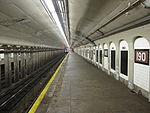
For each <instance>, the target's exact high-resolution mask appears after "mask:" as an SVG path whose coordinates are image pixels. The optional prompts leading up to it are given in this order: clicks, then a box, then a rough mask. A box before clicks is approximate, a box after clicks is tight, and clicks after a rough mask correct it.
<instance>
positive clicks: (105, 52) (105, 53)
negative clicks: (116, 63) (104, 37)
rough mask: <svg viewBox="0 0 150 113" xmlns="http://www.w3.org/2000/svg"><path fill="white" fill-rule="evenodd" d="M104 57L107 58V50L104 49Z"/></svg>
mask: <svg viewBox="0 0 150 113" xmlns="http://www.w3.org/2000/svg"><path fill="white" fill-rule="evenodd" d="M104 56H105V57H108V49H104Z"/></svg>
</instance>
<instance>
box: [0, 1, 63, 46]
mask: <svg viewBox="0 0 150 113" xmlns="http://www.w3.org/2000/svg"><path fill="white" fill-rule="evenodd" d="M0 43H8V44H19V45H20V44H21V45H32V46H43V45H44V46H52V47H61V46H62V45H65V43H64V39H63V38H62V35H61V33H60V31H59V29H58V27H57V26H56V24H54V22H52V20H51V19H50V17H49V16H48V14H47V12H46V11H45V9H44V7H43V5H42V4H41V2H40V0H0Z"/></svg>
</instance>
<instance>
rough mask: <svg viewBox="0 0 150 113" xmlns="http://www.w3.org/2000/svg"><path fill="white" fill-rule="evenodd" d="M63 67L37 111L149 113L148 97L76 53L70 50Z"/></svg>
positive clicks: (49, 112) (51, 112)
mask: <svg viewBox="0 0 150 113" xmlns="http://www.w3.org/2000/svg"><path fill="white" fill-rule="evenodd" d="M62 68H63V70H64V71H63V72H60V73H59V75H58V77H56V79H58V80H57V82H54V84H55V88H53V89H55V90H54V91H53V94H52V91H51V88H50V89H49V91H48V92H47V94H46V96H45V97H44V99H43V101H42V103H41V104H40V106H39V108H38V110H37V113H150V103H149V102H148V101H147V99H145V98H144V97H142V96H138V95H136V94H133V93H131V92H130V91H129V89H128V88H127V87H126V86H125V85H124V84H123V83H121V82H119V81H117V80H115V79H114V78H112V77H111V76H110V75H107V74H106V73H105V72H103V71H101V69H97V68H96V67H94V66H93V65H91V64H90V63H88V62H87V61H85V60H84V59H83V58H81V57H80V56H78V55H77V54H75V53H70V55H69V57H68V59H67V60H66V62H65V64H64V65H63V66H62ZM50 95H51V96H50Z"/></svg>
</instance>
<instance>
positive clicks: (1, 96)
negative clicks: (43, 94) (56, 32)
mask: <svg viewBox="0 0 150 113" xmlns="http://www.w3.org/2000/svg"><path fill="white" fill-rule="evenodd" d="M63 58H64V55H60V56H58V57H56V58H54V59H53V60H51V61H50V62H49V63H48V64H46V65H44V66H43V67H41V68H40V69H38V70H37V71H36V72H34V73H32V74H31V75H30V76H28V77H27V78H25V79H23V80H21V81H20V82H19V83H17V84H16V85H14V86H13V87H11V88H9V89H8V90H7V91H5V92H3V93H0V113H11V112H12V111H13V110H14V109H16V108H15V106H16V105H17V103H19V102H20V101H21V100H22V99H23V98H24V96H25V95H26V94H28V92H30V90H31V89H32V88H34V86H36V85H37V84H38V83H39V81H40V80H41V79H42V78H44V77H46V80H45V81H44V83H43V87H44V86H45V85H46V83H47V82H48V80H49V79H50V78H51V76H52V74H53V73H54V70H55V69H53V67H55V68H56V67H57V66H58V64H59V63H60V62H61V61H62V59H63ZM50 70H51V71H50ZM48 72H50V73H49V75H48V74H47V73H48ZM46 75H48V76H46ZM43 87H41V88H40V91H41V90H42V89H43ZM39 93H40V92H39ZM39 93H38V94H37V95H36V97H33V99H32V100H35V98H37V96H38V95H39ZM29 103H30V104H29V105H28V106H26V108H25V109H24V110H23V111H24V112H25V111H28V109H29V107H31V104H32V103H33V101H32V102H29Z"/></svg>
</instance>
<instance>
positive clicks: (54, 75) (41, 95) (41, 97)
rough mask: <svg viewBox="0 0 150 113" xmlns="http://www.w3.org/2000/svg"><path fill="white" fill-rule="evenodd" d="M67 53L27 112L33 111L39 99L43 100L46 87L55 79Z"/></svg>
mask: <svg viewBox="0 0 150 113" xmlns="http://www.w3.org/2000/svg"><path fill="white" fill-rule="evenodd" d="M67 56H68V55H66V57H65V58H64V59H63V61H62V62H61V64H60V65H59V66H58V68H57V70H56V71H55V73H54V74H53V76H52V78H51V79H50V80H49V82H48V83H47V85H46V86H45V88H44V89H43V91H42V92H41V94H40V95H39V97H38V98H37V100H36V101H35V103H34V104H33V106H32V107H31V109H30V110H29V112H28V113H35V112H36V110H37V108H38V106H39V105H40V103H41V101H42V100H43V98H44V96H45V94H46V92H47V90H48V88H49V87H50V85H51V84H52V82H53V80H54V79H55V77H56V75H57V73H58V72H59V70H60V67H61V66H62V64H63V63H64V61H65V59H66V58H67Z"/></svg>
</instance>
